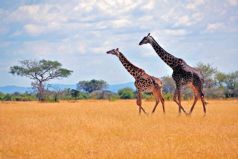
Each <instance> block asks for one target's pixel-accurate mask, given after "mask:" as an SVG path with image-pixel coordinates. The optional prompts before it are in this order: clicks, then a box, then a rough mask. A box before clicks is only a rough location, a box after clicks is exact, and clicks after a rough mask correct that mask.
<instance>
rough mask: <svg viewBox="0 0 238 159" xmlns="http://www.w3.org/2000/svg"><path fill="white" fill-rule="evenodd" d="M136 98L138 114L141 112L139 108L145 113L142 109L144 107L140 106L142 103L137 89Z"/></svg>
mask: <svg viewBox="0 0 238 159" xmlns="http://www.w3.org/2000/svg"><path fill="white" fill-rule="evenodd" d="M137 92H138V93H137V100H136V104H137V105H138V107H139V114H141V110H142V111H143V112H144V113H145V114H147V113H146V111H145V110H144V108H143V107H142V106H141V105H142V95H141V92H140V91H139V90H137Z"/></svg>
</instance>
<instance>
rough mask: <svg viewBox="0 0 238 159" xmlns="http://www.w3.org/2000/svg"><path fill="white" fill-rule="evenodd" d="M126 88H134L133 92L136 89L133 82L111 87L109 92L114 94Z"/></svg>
mask: <svg viewBox="0 0 238 159" xmlns="http://www.w3.org/2000/svg"><path fill="white" fill-rule="evenodd" d="M125 87H129V88H132V89H133V90H135V89H136V88H135V86H134V83H133V82H128V83H122V84H112V85H109V86H108V88H107V90H109V91H112V92H117V91H118V90H119V89H122V88H125Z"/></svg>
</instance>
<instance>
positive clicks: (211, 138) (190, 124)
mask: <svg viewBox="0 0 238 159" xmlns="http://www.w3.org/2000/svg"><path fill="white" fill-rule="evenodd" d="M183 103H184V105H185V108H186V109H187V110H188V108H189V107H188V106H189V105H191V104H192V101H189V102H183ZM143 104H144V108H145V109H146V110H147V111H151V110H152V107H153V105H154V102H145V101H144V103H143ZM177 111H178V110H177V105H176V104H175V103H173V102H166V115H163V113H162V109H161V105H159V106H158V108H157V111H156V113H155V114H153V115H150V116H145V115H141V116H139V115H138V109H137V107H136V105H135V101H134V100H130V101H122V100H119V101H114V102H110V101H92V100H89V101H77V102H60V103H38V102H6V103H0V135H1V136H0V153H1V154H0V158H2V159H12V158H13V159H15V158H16V159H17V158H22V159H25V158H26V159H28V158H29V159H35V158H36V159H38V158H42V159H46V158H47V159H48V158H52V159H57V158H68V159H72V158H77V159H78V158H93V159H94V158H130V159H131V158H163V159H164V158H236V159H237V158H238V100H227V101H219V100H218V101H209V105H208V106H207V111H208V113H207V116H206V117H203V111H202V107H201V102H199V103H198V105H197V106H196V107H195V110H194V113H193V114H192V116H191V117H187V116H185V115H181V116H178V113H177Z"/></svg>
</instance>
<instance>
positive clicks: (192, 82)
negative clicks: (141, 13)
mask: <svg viewBox="0 0 238 159" xmlns="http://www.w3.org/2000/svg"><path fill="white" fill-rule="evenodd" d="M148 43H149V44H151V46H152V47H153V48H154V50H155V52H156V53H157V54H158V55H159V57H160V58H161V59H162V60H163V61H164V62H165V63H166V64H167V65H169V66H170V67H171V68H172V69H173V74H172V77H173V79H174V81H175V84H176V90H175V92H174V97H173V100H174V101H175V102H176V103H177V104H178V106H179V113H181V110H182V111H183V112H184V113H185V114H187V113H186V111H185V110H184V108H183V107H182V105H181V95H180V94H181V87H182V86H185V85H188V86H189V87H190V88H192V90H193V93H194V102H193V104H192V107H191V109H190V111H189V114H191V113H192V111H193V109H194V106H195V105H196V103H197V100H198V98H200V99H201V101H202V105H203V111H204V114H206V104H207V103H206V102H205V99H204V94H203V82H204V78H203V75H202V73H201V72H200V71H199V70H197V69H195V68H193V67H191V66H189V65H188V64H187V63H186V62H185V61H184V60H183V59H181V58H177V57H175V56H173V55H171V54H170V53H168V52H167V51H165V50H164V49H163V48H162V47H161V46H160V45H159V44H158V43H157V42H156V41H155V39H154V38H153V37H152V36H151V35H150V33H149V34H148V35H147V36H145V37H144V38H143V39H142V40H141V42H140V43H139V45H143V44H148Z"/></svg>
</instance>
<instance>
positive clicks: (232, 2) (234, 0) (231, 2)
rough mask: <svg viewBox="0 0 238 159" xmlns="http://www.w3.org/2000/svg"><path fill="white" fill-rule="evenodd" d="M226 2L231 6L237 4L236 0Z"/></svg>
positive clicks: (237, 0)
mask: <svg viewBox="0 0 238 159" xmlns="http://www.w3.org/2000/svg"><path fill="white" fill-rule="evenodd" d="M228 3H229V4H230V5H232V6H237V5H238V0H228Z"/></svg>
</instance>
